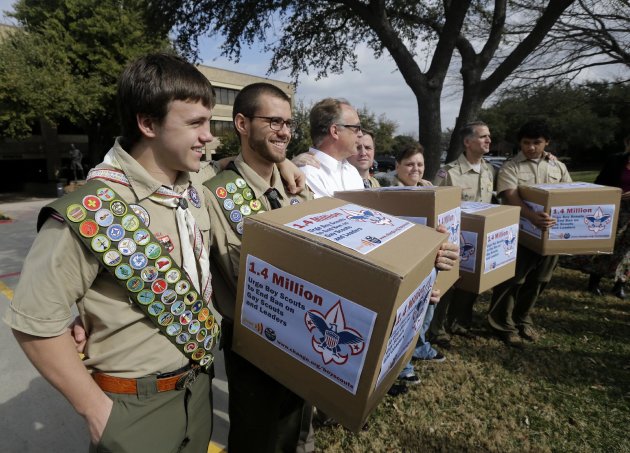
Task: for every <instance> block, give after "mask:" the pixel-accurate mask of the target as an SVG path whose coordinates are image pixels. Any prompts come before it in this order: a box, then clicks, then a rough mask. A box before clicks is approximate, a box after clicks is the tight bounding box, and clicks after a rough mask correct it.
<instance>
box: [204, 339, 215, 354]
mask: <svg viewBox="0 0 630 453" xmlns="http://www.w3.org/2000/svg"><path fill="white" fill-rule="evenodd" d="M215 344H216V339H215V337H214V336H213V335H208V336H207V337H206V339H205V340H203V347H204V348H206V349H207V350H208V351H209V350H211V349H212V348H213V347H214V345H215Z"/></svg>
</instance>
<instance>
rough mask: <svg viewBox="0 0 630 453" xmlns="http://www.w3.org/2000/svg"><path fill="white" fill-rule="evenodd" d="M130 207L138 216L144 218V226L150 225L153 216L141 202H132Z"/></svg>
mask: <svg viewBox="0 0 630 453" xmlns="http://www.w3.org/2000/svg"><path fill="white" fill-rule="evenodd" d="M129 207H130V208H131V210H132V211H133V212H134V213H135V214H136V215H137V216H138V217H140V220H142V223H144V226H147V227H148V226H149V223H151V218H150V217H149V213H148V212H147V210H146V209H144V208H143V207H142V206H140V205H139V204H130V205H129Z"/></svg>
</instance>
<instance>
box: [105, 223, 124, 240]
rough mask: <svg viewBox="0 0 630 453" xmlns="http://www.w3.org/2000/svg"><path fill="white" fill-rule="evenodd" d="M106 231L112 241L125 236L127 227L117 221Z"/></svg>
mask: <svg viewBox="0 0 630 453" xmlns="http://www.w3.org/2000/svg"><path fill="white" fill-rule="evenodd" d="M106 233H107V237H108V238H110V239H111V240H112V241H120V240H121V239H122V238H124V237H125V229H124V228H123V227H121V226H120V225H118V224H117V223H114V224H112V225H110V226H108V227H107V231H106Z"/></svg>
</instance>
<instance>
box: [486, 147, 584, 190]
mask: <svg viewBox="0 0 630 453" xmlns="http://www.w3.org/2000/svg"><path fill="white" fill-rule="evenodd" d="M549 156H550V155H549V153H547V152H545V153H544V155H543V157H542V158H541V159H540V160H539V161H538V162H536V161H534V160H529V159H527V157H525V155H524V154H523V153H522V152H519V153H518V154H517V155H516V156H514V158H512V159H510V160H508V161H507V162H505V163H504V164H503V166H502V167H501V169H500V170H499V173H498V174H497V193H498V194H499V195H501V192H503V191H505V190H508V189H516V188H517V187H518V186H521V185H526V184H527V185H530V184H554V183H559V182H571V181H572V180H571V175H570V174H569V170H567V167H566V165H564V164H563V163H562V162H560V161H559V160H557V159H556V160H549Z"/></svg>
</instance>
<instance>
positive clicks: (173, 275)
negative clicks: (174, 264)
mask: <svg viewBox="0 0 630 453" xmlns="http://www.w3.org/2000/svg"><path fill="white" fill-rule="evenodd" d="M181 276H182V273H181V272H180V271H179V270H178V269H170V270H169V271H168V272H167V273H166V275H165V276H164V278H165V279H166V281H167V282H169V283H170V284H173V283H175V282H176V281H177V280H179V279H180V278H181Z"/></svg>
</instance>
